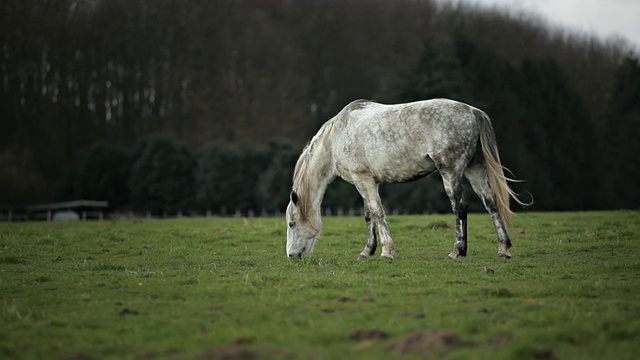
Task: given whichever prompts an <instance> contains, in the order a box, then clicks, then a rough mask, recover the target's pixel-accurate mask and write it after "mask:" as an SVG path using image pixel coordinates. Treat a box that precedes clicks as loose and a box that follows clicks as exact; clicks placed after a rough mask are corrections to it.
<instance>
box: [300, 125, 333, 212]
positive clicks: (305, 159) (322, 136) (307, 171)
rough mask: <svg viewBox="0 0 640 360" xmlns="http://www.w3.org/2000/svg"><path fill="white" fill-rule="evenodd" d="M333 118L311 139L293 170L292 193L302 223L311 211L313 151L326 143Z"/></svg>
mask: <svg viewBox="0 0 640 360" xmlns="http://www.w3.org/2000/svg"><path fill="white" fill-rule="evenodd" d="M334 120H335V118H333V119H331V120H329V121H327V122H326V123H324V125H322V127H320V130H318V133H317V134H315V135H314V136H313V138H311V140H310V141H309V142H308V143H307V145H306V146H305V147H304V149H303V150H302V153H301V154H300V157H299V158H298V161H297V162H296V166H295V168H294V170H293V191H295V192H296V194H297V195H298V208H299V209H300V219H301V220H302V221H307V220H309V215H310V211H311V210H312V209H311V207H312V200H313V199H312V198H311V196H310V193H309V192H310V188H311V181H313V180H315V179H314V178H313V174H312V172H313V170H314V169H312V168H311V161H312V159H313V155H314V153H315V150H317V149H318V147H321V146H323V145H325V144H326V142H327V138H328V136H327V134H328V133H329V132H330V131H331V129H332V128H333V123H334Z"/></svg>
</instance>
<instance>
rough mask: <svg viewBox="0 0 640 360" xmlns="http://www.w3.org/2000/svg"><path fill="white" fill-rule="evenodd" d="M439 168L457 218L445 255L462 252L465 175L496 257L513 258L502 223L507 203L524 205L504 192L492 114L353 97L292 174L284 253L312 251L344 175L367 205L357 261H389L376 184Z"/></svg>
mask: <svg viewBox="0 0 640 360" xmlns="http://www.w3.org/2000/svg"><path fill="white" fill-rule="evenodd" d="M436 170H437V171H439V172H440V175H441V176H442V180H443V183H444V189H445V191H446V193H447V196H448V197H449V200H450V201H451V208H452V209H453V213H454V214H455V216H456V240H455V244H454V248H453V251H451V253H450V254H449V256H448V257H449V258H452V259H455V258H457V257H460V256H466V254H467V208H468V206H467V202H466V200H465V195H464V193H463V190H462V178H463V176H464V177H466V178H467V180H468V181H469V183H470V184H471V186H472V188H473V190H474V192H475V193H476V194H478V196H479V197H480V199H482V202H483V204H484V206H485V208H486V209H487V211H488V212H489V214H490V215H491V217H492V218H493V224H494V226H495V229H496V234H497V238H498V244H499V246H498V255H499V256H502V257H504V258H511V254H510V253H509V248H510V247H511V240H510V239H509V235H508V234H507V231H506V230H505V224H506V225H509V224H510V223H511V215H512V214H513V213H512V212H511V210H510V208H509V198H510V197H512V198H513V199H514V200H515V201H516V202H518V203H519V204H521V205H525V204H524V203H523V202H522V201H520V200H519V199H518V198H517V196H516V194H515V193H514V192H513V191H512V190H511V189H510V188H509V186H508V184H507V181H511V179H509V178H507V177H506V176H505V175H504V172H503V167H502V164H501V162H500V156H499V155H498V148H497V145H496V139H495V134H494V131H493V127H492V126H491V122H490V120H489V117H488V116H487V115H486V114H485V113H484V112H483V111H481V110H479V109H476V108H474V107H472V106H469V105H467V104H464V103H461V102H458V101H454V100H449V99H432V100H425V101H418V102H412V103H407V104H396V105H383V104H378V103H375V102H372V101H366V100H356V101H353V102H351V103H350V104H349V105H347V106H346V107H345V108H344V109H342V110H341V111H340V112H339V113H338V114H337V115H336V116H335V117H333V118H332V119H331V120H329V121H327V122H326V123H325V124H324V125H323V126H322V127H321V128H320V130H319V131H318V133H317V134H316V135H315V136H313V138H312V139H311V141H310V142H309V143H308V144H307V146H306V147H305V148H304V150H303V151H302V154H301V155H300V158H299V159H298V161H297V163H296V166H295V169H294V173H293V188H292V191H291V194H290V201H289V204H288V206H287V212H286V218H287V226H288V227H287V249H286V251H287V255H288V256H289V257H291V258H302V257H303V256H306V255H308V254H309V253H310V252H311V251H312V250H313V247H314V245H315V244H316V241H317V239H318V236H319V235H320V231H321V230H322V220H321V217H320V206H321V203H322V198H323V197H324V193H325V190H326V188H327V185H328V184H329V183H331V181H333V179H335V178H336V176H339V177H341V178H342V179H344V180H345V181H347V182H349V183H351V184H353V185H354V186H355V187H356V189H357V190H358V192H359V193H360V195H361V196H362V199H363V200H364V218H365V221H366V224H367V242H366V245H365V247H364V250H362V252H361V253H360V256H359V257H358V259H365V258H368V257H371V256H373V255H374V254H375V251H376V247H377V245H378V244H377V242H378V240H377V236H378V234H379V236H380V242H381V244H382V254H381V255H382V257H385V258H390V259H393V257H394V254H395V249H394V244H393V240H392V239H391V234H390V233H389V229H388V227H387V222H386V218H385V213H384V208H383V205H382V202H381V200H380V195H379V193H378V184H380V183H396V182H405V181H410V180H416V179H419V178H421V177H424V176H427V175H429V174H430V173H432V172H434V171H436Z"/></svg>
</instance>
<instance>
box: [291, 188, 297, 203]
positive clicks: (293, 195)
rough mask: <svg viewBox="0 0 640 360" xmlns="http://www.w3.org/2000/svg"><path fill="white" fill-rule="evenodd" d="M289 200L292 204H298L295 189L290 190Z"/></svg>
mask: <svg viewBox="0 0 640 360" xmlns="http://www.w3.org/2000/svg"><path fill="white" fill-rule="evenodd" d="M291 202H292V203H293V205H298V194H297V193H296V192H295V191H291Z"/></svg>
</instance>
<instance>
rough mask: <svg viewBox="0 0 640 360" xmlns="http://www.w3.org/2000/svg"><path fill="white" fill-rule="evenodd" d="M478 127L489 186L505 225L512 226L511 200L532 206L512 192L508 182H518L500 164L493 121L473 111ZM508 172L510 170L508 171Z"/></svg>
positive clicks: (481, 112) (475, 110)
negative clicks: (506, 173) (505, 173)
mask: <svg viewBox="0 0 640 360" xmlns="http://www.w3.org/2000/svg"><path fill="white" fill-rule="evenodd" d="M473 114H474V115H475V117H476V119H477V121H478V125H479V127H480V145H481V146H482V155H484V156H483V157H484V163H485V168H486V170H487V175H488V177H489V186H490V187H491V190H493V193H494V195H495V198H496V207H497V210H498V214H499V215H500V218H501V219H502V221H504V223H505V224H506V225H508V226H511V224H512V223H511V216H512V215H513V211H511V208H510V207H509V198H510V197H511V198H513V200H515V201H516V202H517V203H518V204H520V205H524V206H526V205H530V204H526V203H524V202H522V200H520V199H518V195H517V194H516V193H515V192H514V191H513V190H511V188H510V187H509V184H508V182H515V181H517V180H514V179H510V178H508V177H506V176H505V175H504V170H503V169H504V167H503V166H502V163H501V162H500V155H499V154H498V144H497V143H496V135H495V133H494V132H493V127H492V126H491V120H489V117H488V116H487V114H485V113H484V112H483V111H480V110H478V109H473ZM507 171H508V170H507Z"/></svg>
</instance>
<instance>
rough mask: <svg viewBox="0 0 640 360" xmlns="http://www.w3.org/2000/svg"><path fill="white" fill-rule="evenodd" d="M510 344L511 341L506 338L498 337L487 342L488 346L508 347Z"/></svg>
mask: <svg viewBox="0 0 640 360" xmlns="http://www.w3.org/2000/svg"><path fill="white" fill-rule="evenodd" d="M510 342H511V339H509V337H508V336H504V335H500V336H496V337H494V338H493V339H491V340H489V345H493V346H505V345H509V343H510Z"/></svg>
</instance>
